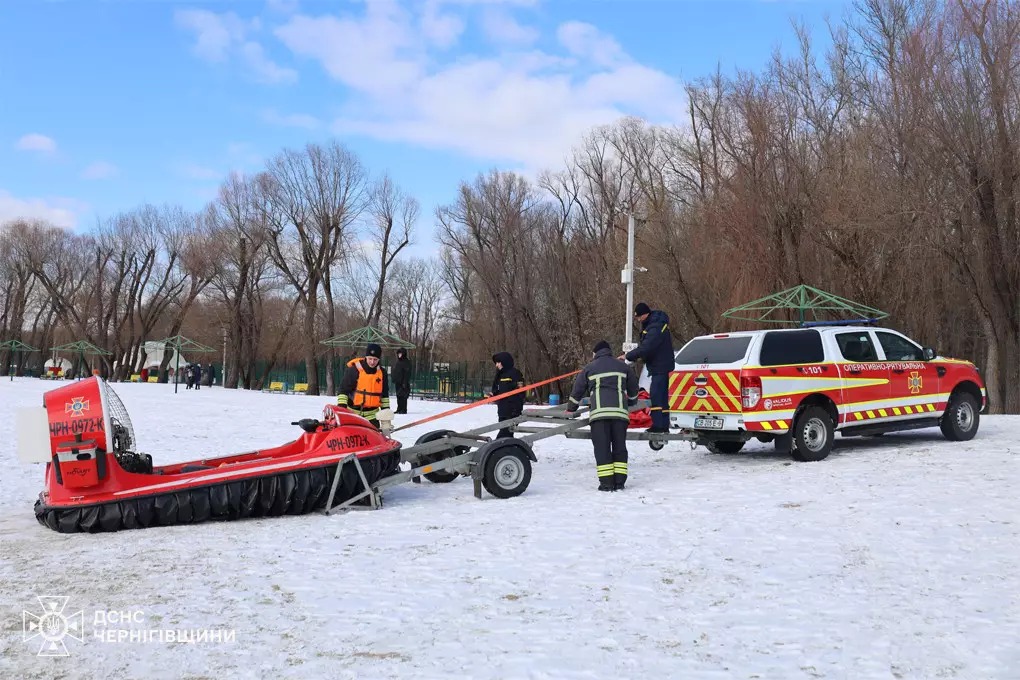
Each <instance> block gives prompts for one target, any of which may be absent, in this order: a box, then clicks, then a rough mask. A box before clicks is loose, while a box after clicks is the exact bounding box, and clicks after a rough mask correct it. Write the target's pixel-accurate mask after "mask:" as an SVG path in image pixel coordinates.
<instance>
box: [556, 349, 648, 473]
mask: <svg viewBox="0 0 1020 680" xmlns="http://www.w3.org/2000/svg"><path fill="white" fill-rule="evenodd" d="M586 395H587V396H588V398H589V411H588V422H589V423H590V428H591V443H592V446H593V447H594V449H595V472H596V473H597V475H598V478H599V491H622V490H623V487H624V484H626V483H627V426H628V425H629V424H630V408H629V407H631V406H634V405H635V404H637V398H638V379H637V375H636V374H635V373H634V370H633V369H632V368H631V367H630V366H628V365H627V364H625V363H623V361H621V360H620V359H616V358H613V352H612V350H611V349H610V347H609V343H608V342H606V341H605V340H599V341H598V343H596V344H595V346H594V347H593V348H592V360H591V363H589V364H588V365H587V366H585V367H584V368H582V369H581V372H580V373H579V374H578V375H577V378H576V379H575V380H574V389H573V391H571V393H570V397H569V399H568V400H567V412H568V413H572V412H574V411H576V410H577V408H578V407H579V406H580V405H581V399H582V398H584V397H585V396H586Z"/></svg>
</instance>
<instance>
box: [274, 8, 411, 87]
mask: <svg viewBox="0 0 1020 680" xmlns="http://www.w3.org/2000/svg"><path fill="white" fill-rule="evenodd" d="M365 12H366V13H365V16H364V17H363V18H351V17H343V18H338V17H333V16H324V17H318V18H312V17H308V16H296V17H293V18H292V19H291V20H290V21H288V22H287V23H286V24H284V25H283V26H281V27H280V28H278V29H276V35H277V37H278V38H280V40H282V41H283V43H284V44H285V45H286V46H287V47H288V48H290V50H291V51H292V52H294V54H297V55H299V56H302V57H309V58H312V59H314V60H316V61H318V62H319V63H320V64H321V65H322V67H323V68H324V69H325V70H326V72H327V73H328V74H329V75H330V76H332V77H333V78H334V79H336V80H338V81H340V82H341V83H343V84H345V85H347V86H349V87H352V88H354V89H355V90H358V91H362V92H371V93H378V94H382V93H390V94H392V95H395V96H396V95H398V94H399V92H401V91H404V90H406V89H407V88H409V87H412V86H413V85H414V83H415V82H416V81H417V80H418V79H419V78H421V77H422V76H423V75H424V61H425V57H426V52H425V45H424V44H423V41H422V39H421V34H420V33H419V32H418V31H417V30H416V29H415V27H414V26H413V25H412V23H411V17H410V15H409V14H408V13H406V12H405V11H404V10H403V9H402V8H401V7H400V6H399V5H398V4H396V3H394V2H388V1H385V0H383V1H380V2H371V3H368V5H367V8H366V10H365Z"/></svg>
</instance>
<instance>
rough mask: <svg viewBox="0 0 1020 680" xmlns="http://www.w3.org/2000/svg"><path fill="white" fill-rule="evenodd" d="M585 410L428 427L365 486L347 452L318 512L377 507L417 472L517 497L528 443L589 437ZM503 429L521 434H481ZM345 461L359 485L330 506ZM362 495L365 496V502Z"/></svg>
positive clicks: (526, 472) (526, 469) (524, 481)
mask: <svg viewBox="0 0 1020 680" xmlns="http://www.w3.org/2000/svg"><path fill="white" fill-rule="evenodd" d="M648 406H649V402H648V400H641V401H639V402H638V403H637V405H635V406H633V407H631V409H630V410H631V411H638V410H641V409H643V408H647V407H648ZM588 410H589V407H588V406H581V407H580V408H578V409H577V410H576V411H573V412H568V411H567V410H566V406H565V405H561V406H552V407H549V408H541V409H525V410H524V411H523V412H522V413H521V415H519V416H517V417H515V418H510V419H508V420H501V421H499V422H498V423H493V424H491V425H484V426H482V427H479V428H475V429H473V430H468V431H466V432H454V431H453V430H434V431H432V432H428V433H426V434H423V435H422V436H420V437H418V439H417V440H416V441H415V443H414V444H413V445H412V446H409V447H406V448H401V451H400V462H401V463H409V464H410V465H411V469H410V470H401V471H400V472H397V473H396V474H393V475H390V476H389V477H383V478H382V479H380V480H378V481H377V482H376V483H375V484H372V485H371V486H370V485H369V484H368V480H367V478H366V476H365V474H364V472H363V471H362V469H361V463H360V462H359V461H358V458H357V456H355V455H354V454H351V455H349V456H347V457H345V458H343V459H342V460H341V461H340V463H339V464H338V467H337V470H338V472H337V474H336V475H335V477H334V481H333V486H332V488H331V489H330V492H329V497H328V498H327V499H326V505H325V508H324V509H323V511H322V512H324V513H325V514H327V515H329V514H332V513H333V512H335V511H336V510H339V509H364V510H367V509H378V508H381V507H382V492H383V490H384V489H386V488H389V487H391V486H396V485H397V484H404V483H406V482H413V483H415V484H420V483H421V478H422V477H425V479H427V480H429V481H430V482H433V483H434V484H447V483H449V482H452V481H454V480H455V479H457V478H458V477H460V476H464V477H470V478H471V480H472V481H473V482H474V495H475V498H479V499H480V498H481V497H482V489H483V488H484V489H485V490H486V491H488V492H489V493H490V494H492V495H493V496H495V497H496V498H513V497H515V496H519V495H521V494H522V493H524V491H525V490H526V489H527V488H528V485H529V484H530V483H531V464H532V463H534V462H537V461H538V458H536V457H535V453H534V451H533V450H532V444H534V443H535V442H537V441H539V440H542V439H547V438H549V437H555V436H559V435H562V436H564V437H567V438H569V439H591V429H590V428H589V427H588V424H589V423H588V419H587V418H581V417H580V416H581V415H582V414H583V413H586V412H588ZM503 428H509V429H510V430H511V431H513V432H519V433H522V434H523V435H524V436H522V437H503V438H496V439H493V438H492V437H489V436H486V433H488V432H495V431H498V430H501V429H503ZM627 440H628V441H647V442H648V446H649V447H650V448H651V449H652V450H653V451H659V450H660V449H662V448H663V447H664V446H665V445H666V442H669V441H694V440H696V434H694V433H692V432H690V431H680V432H676V433H673V432H670V433H664V432H663V433H659V432H646V431H636V430H635V431H629V430H628V431H627ZM348 463H350V464H352V465H354V466H355V468H356V469H357V471H358V475H359V476H360V478H361V482H362V485H363V487H364V490H363V491H361V492H360V493H358V494H355V495H354V496H352V497H351V498H349V499H347V500H346V501H344V502H342V503H339V504H337V505H335V506H334V505H333V497H334V496H335V494H336V489H337V483H338V480H339V479H340V477H341V475H340V474H339V469H340V467H342V466H343V465H346V464H348ZM364 499H367V504H366V502H365V500H364Z"/></svg>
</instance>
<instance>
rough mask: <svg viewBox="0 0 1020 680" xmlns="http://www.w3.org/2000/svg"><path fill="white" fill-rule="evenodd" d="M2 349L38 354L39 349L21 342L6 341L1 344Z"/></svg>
mask: <svg viewBox="0 0 1020 680" xmlns="http://www.w3.org/2000/svg"><path fill="white" fill-rule="evenodd" d="M0 349H10V350H17V351H19V352H38V351H39V350H38V348H36V347H32V345H27V344H25V343H23V342H22V341H21V340H4V341H2V342H0Z"/></svg>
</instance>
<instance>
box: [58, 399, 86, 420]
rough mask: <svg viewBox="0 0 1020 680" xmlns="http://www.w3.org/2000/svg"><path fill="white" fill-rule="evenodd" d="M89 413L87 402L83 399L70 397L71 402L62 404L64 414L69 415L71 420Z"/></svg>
mask: <svg viewBox="0 0 1020 680" xmlns="http://www.w3.org/2000/svg"><path fill="white" fill-rule="evenodd" d="M88 412H89V400H88V399H86V398H85V397H71V401H69V402H67V403H66V404H64V413H70V414H71V417H72V418H75V417H77V416H83V415H85V414H86V413H88Z"/></svg>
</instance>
